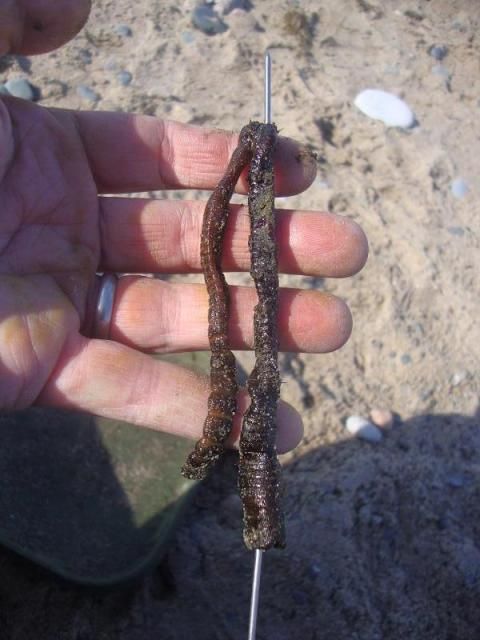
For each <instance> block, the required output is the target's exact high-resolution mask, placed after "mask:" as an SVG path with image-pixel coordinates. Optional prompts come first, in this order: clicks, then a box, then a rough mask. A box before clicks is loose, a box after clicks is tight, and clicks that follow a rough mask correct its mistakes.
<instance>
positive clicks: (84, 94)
mask: <svg viewBox="0 0 480 640" xmlns="http://www.w3.org/2000/svg"><path fill="white" fill-rule="evenodd" d="M77 94H78V95H79V96H80V98H82V99H83V100H87V101H88V102H97V101H98V100H100V96H99V95H98V93H96V92H95V91H94V90H93V89H92V88H91V87H88V86H87V85H85V84H80V85H79V86H78V87H77Z"/></svg>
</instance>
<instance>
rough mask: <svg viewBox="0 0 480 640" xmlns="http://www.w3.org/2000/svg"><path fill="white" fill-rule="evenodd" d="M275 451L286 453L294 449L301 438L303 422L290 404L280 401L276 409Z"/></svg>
mask: <svg viewBox="0 0 480 640" xmlns="http://www.w3.org/2000/svg"><path fill="white" fill-rule="evenodd" d="M277 426H278V432H277V452H278V453H287V451H291V450H292V449H295V447H296V446H297V445H298V444H299V442H300V441H301V439H302V438H303V422H302V418H301V416H300V414H299V413H298V411H297V410H296V409H294V408H293V407H292V405H290V404H288V403H286V402H282V401H280V402H279V404H278V409H277Z"/></svg>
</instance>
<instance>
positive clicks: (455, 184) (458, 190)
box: [7, 83, 468, 198]
mask: <svg viewBox="0 0 480 640" xmlns="http://www.w3.org/2000/svg"><path fill="white" fill-rule="evenodd" d="M7 89H8V83H7ZM8 90H9V91H10V89H8ZM450 191H451V192H452V195H453V196H455V198H463V197H465V196H466V195H467V193H468V184H467V183H466V182H465V180H464V179H463V178H455V180H452V182H451V183H450Z"/></svg>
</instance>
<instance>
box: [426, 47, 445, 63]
mask: <svg viewBox="0 0 480 640" xmlns="http://www.w3.org/2000/svg"><path fill="white" fill-rule="evenodd" d="M428 53H429V54H430V55H431V56H432V58H435V60H443V59H444V58H445V57H446V55H447V53H448V47H446V46H445V45H444V44H432V46H431V47H430V48H429V49H428Z"/></svg>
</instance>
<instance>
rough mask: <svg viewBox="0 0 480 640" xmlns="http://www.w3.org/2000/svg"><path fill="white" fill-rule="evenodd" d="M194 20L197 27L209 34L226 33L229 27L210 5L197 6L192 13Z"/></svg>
mask: <svg viewBox="0 0 480 640" xmlns="http://www.w3.org/2000/svg"><path fill="white" fill-rule="evenodd" d="M192 22H193V25H194V26H195V27H197V29H200V31H203V33H205V34H207V35H208V36H213V35H215V34H217V33H224V32H225V31H226V30H227V29H228V27H227V25H226V24H225V23H224V22H223V20H222V19H221V18H220V17H219V16H218V15H217V14H216V13H215V11H214V10H213V8H212V7H211V6H209V5H200V6H198V7H195V9H194V10H193V13H192Z"/></svg>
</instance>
